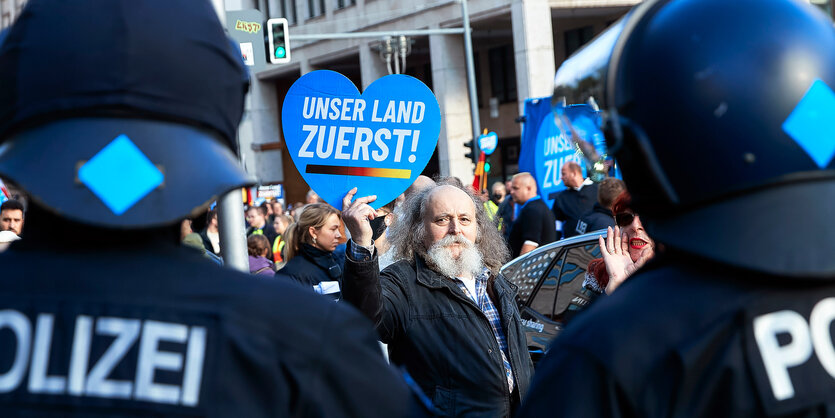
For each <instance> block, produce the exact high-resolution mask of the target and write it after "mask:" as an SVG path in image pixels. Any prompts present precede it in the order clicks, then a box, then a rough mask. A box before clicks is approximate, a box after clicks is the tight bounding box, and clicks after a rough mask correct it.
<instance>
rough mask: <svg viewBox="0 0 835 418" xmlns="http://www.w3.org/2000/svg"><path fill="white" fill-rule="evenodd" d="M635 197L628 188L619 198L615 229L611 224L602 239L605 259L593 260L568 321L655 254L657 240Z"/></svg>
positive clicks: (614, 287) (574, 301) (616, 202)
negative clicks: (636, 206)
mask: <svg viewBox="0 0 835 418" xmlns="http://www.w3.org/2000/svg"><path fill="white" fill-rule="evenodd" d="M631 203H632V197H631V196H630V194H629V192H627V191H624V192H623V193H621V194H620V196H618V198H617V199H615V202H614V204H613V205H612V213H614V216H615V223H616V225H615V228H614V229H612V228H611V227H609V228H608V229H607V231H606V238H605V239H604V238H603V237H602V236H601V237H600V238H598V241H599V243H600V252H601V253H602V255H603V256H602V257H601V258H595V259H594V260H591V261H590V262H589V265H588V269H587V270H586V277H585V279H584V280H583V289H582V290H581V291H580V292H579V293H578V294H577V295H576V297H575V298H574V299H572V301H571V305H569V307H568V312H566V317H565V320H566V321H569V320H570V319H571V318H573V317H574V315H576V314H577V313H578V312H579V311H581V310H583V309H586V308H587V307H588V306H589V305H590V304H591V303H592V302H594V300H595V299H596V298H597V297H598V296H600V295H601V294H603V293H605V294H607V295H608V294H611V293H612V292H614V291H615V289H617V287H618V286H620V285H621V284H622V283H623V282H624V281H625V280H626V279H627V278H629V276H631V275H632V274H633V273H634V272H635V271H636V270H638V269H639V268H641V266H643V265H644V264H645V263H646V262H647V261H649V260H650V259H651V258H652V257H653V256H654V255H655V242H654V241H653V240H652V239H651V238H650V237H649V235H647V232H646V230H644V226H643V224H641V218H640V216H638V214H636V213H635V212H634V211H632V208H631Z"/></svg>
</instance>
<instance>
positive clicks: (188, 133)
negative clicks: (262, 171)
mask: <svg viewBox="0 0 835 418" xmlns="http://www.w3.org/2000/svg"><path fill="white" fill-rule="evenodd" d="M0 86H2V87H0V176H3V177H5V178H8V179H11V180H12V181H14V182H16V183H17V184H18V185H20V186H21V187H22V188H24V189H25V190H26V191H27V192H28V193H29V194H30V196H31V198H32V199H33V200H34V201H36V202H38V203H39V204H40V205H41V206H44V207H46V208H48V209H50V210H52V211H54V212H56V213H58V214H60V215H61V216H65V217H67V218H70V219H72V220H75V221H79V222H82V223H86V224H91V225H95V226H102V227H112V228H147V227H155V226H161V225H167V224H171V223H174V222H177V221H178V220H179V219H182V218H184V217H188V216H191V215H195V214H197V213H199V212H201V211H202V210H204V209H205V208H206V207H208V205H209V204H210V203H211V201H212V200H214V199H215V198H216V197H217V196H218V195H220V194H223V193H225V192H227V191H229V190H232V189H234V188H238V187H241V186H244V185H247V184H251V183H252V182H253V180H252V179H251V178H250V177H249V176H248V175H247V174H246V173H245V172H244V171H243V170H242V169H241V168H240V167H239V164H238V162H237V158H236V151H237V140H236V131H237V126H238V123H239V122H240V120H241V116H242V114H243V104H244V96H245V94H246V90H247V89H248V87H249V75H248V73H247V71H246V68H245V66H244V64H243V62H242V59H241V55H240V52H239V51H238V50H237V48H236V46H235V45H233V44H232V43H231V41H230V40H229V38H227V36H226V35H225V33H224V30H223V27H222V26H221V25H220V22H219V20H218V17H217V15H216V14H215V11H214V9H213V7H212V6H211V4H210V2H208V1H193V0H143V1H136V0H109V1H96V0H74V1H71V2H66V1H50V0H30V1H29V2H27V4H26V6H25V7H24V9H23V11H22V13H21V15H20V16H19V18H18V19H17V20H16V21H15V23H14V24H13V25H12V26H11V28H10V29H9V31H8V33H7V35H6V36H5V38H4V40H3V41H2V43H0Z"/></svg>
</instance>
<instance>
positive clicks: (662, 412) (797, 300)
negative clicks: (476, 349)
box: [521, 254, 835, 417]
mask: <svg viewBox="0 0 835 418" xmlns="http://www.w3.org/2000/svg"><path fill="white" fill-rule="evenodd" d="M833 294H835V285H833V284H831V283H820V282H818V281H807V282H805V283H804V282H800V283H798V282H788V281H786V280H780V278H778V277H768V276H764V275H758V274H751V273H750V272H744V271H740V270H736V269H733V268H729V267H727V266H722V265H718V264H715V263H705V262H704V261H703V260H695V259H692V258H690V257H687V256H682V255H679V256H676V255H671V254H666V255H664V256H660V257H659V259H657V260H655V261H654V262H653V263H652V265H649V266H647V267H646V270H645V271H642V272H641V273H639V274H637V275H635V276H634V277H631V278H630V279H629V280H628V281H627V282H626V283H624V284H623V285H622V286H621V287H619V288H618V290H617V291H616V292H615V293H614V294H612V295H611V296H609V297H603V298H600V299H599V300H598V301H597V302H596V303H595V304H594V305H593V306H592V307H591V308H589V310H588V311H587V312H585V313H584V315H579V316H578V317H577V319H576V320H575V321H574V322H572V323H571V324H570V325H569V326H568V327H566V329H565V330H564V331H563V333H562V334H560V336H559V337H558V338H557V340H556V341H555V343H554V345H552V346H551V347H550V349H549V351H548V355H546V356H545V358H544V359H543V360H542V361H540V363H539V364H538V365H537V372H536V374H535V375H534V382H533V387H534V389H533V390H534V391H535V392H533V393H531V394H530V397H529V398H528V402H526V403H525V405H524V407H523V411H522V413H521V415H522V416H530V417H538V416H565V417H579V416H611V417H617V416H633V417H659V416H693V417H708V416H733V417H761V416H771V415H775V416H826V414H825V412H824V411H827V410H829V411H830V412H831V409H832V408H833V407H835V404H833V402H835V401H833V398H832V394H833V393H835V378H833V377H832V376H830V375H829V374H828V372H827V369H826V368H824V367H823V366H822V365H821V363H822V362H830V364H831V362H835V352H833V351H832V336H831V334H830V329H829V327H828V326H827V327H825V328H821V327H820V326H819V327H818V329H817V330H814V331H812V329H813V328H812V326H810V313H811V311H812V310H814V309H815V308H814V307H815V306H817V305H819V304H821V303H822V302H823V304H829V305H830V307H829V308H827V309H828V312H829V317H828V320H829V322H828V323H831V320H832V318H833V316H832V315H831V313H832V312H835V311H833V310H832V308H831V306H832V304H833V303H835V299H834V298H831V297H829V298H827V295H833ZM827 299H828V300H829V302H826V301H827ZM785 318H791V319H792V322H791V323H788V322H784V321H785ZM787 326H788V327H787ZM792 327H796V329H793V328H792ZM812 332H815V333H816V335H815V336H814V337H811V335H812ZM790 336H791V337H795V338H798V339H800V341H797V342H789V340H791V337H790ZM814 338H821V342H820V343H817V344H816V343H813V340H814ZM769 370H770V371H771V372H770V373H769ZM558 389H559V390H558ZM810 411H820V412H821V414H820V415H816V414H811V415H804V414H809V413H810Z"/></svg>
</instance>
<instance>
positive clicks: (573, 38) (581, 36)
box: [565, 26, 594, 57]
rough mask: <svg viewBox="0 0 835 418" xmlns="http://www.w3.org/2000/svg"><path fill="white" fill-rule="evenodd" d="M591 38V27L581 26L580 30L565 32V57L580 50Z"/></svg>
mask: <svg viewBox="0 0 835 418" xmlns="http://www.w3.org/2000/svg"><path fill="white" fill-rule="evenodd" d="M593 37H594V28H593V27H592V26H583V27H582V28H577V29H571V30H567V31H565V56H566V57H569V56H571V54H573V53H574V51H577V50H578V49H580V47H581V46H583V45H585V44H586V42H588V41H590V40H591V38H593Z"/></svg>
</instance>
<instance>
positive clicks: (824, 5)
mask: <svg viewBox="0 0 835 418" xmlns="http://www.w3.org/2000/svg"><path fill="white" fill-rule="evenodd" d="M810 3H812V4H814V5H815V6H818V7H820V8H821V10H823V11H824V12H825V13H826V15H827V16H829V17H832V0H811V1H810Z"/></svg>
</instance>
